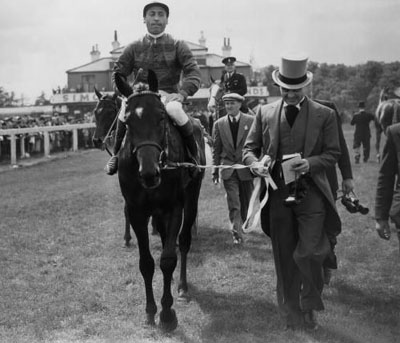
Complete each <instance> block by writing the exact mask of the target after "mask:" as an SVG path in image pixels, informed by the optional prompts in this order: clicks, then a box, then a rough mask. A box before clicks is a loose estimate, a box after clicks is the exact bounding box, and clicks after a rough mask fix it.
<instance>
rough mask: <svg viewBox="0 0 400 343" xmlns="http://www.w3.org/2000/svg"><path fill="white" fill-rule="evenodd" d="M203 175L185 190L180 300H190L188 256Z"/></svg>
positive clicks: (180, 238) (179, 287) (180, 241)
mask: <svg viewBox="0 0 400 343" xmlns="http://www.w3.org/2000/svg"><path fill="white" fill-rule="evenodd" d="M201 180H202V175H199V176H198V179H197V180H192V181H191V182H190V183H189V185H188V186H187V189H186V190H185V208H184V216H183V218H184V219H183V225H182V230H181V232H180V234H179V251H180V255H181V266H180V278H179V284H178V301H182V302H188V301H189V293H188V284H187V256H188V253H189V250H190V246H191V244H192V227H193V224H194V223H196V218H197V205H198V201H199V194H200V188H201Z"/></svg>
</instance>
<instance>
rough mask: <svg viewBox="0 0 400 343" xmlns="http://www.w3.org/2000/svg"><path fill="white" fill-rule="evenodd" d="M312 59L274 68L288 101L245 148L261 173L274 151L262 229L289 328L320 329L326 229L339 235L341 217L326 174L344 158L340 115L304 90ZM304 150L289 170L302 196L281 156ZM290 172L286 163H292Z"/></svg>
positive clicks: (293, 59) (264, 114)
mask: <svg viewBox="0 0 400 343" xmlns="http://www.w3.org/2000/svg"><path fill="white" fill-rule="evenodd" d="M307 61H308V58H307V57H303V56H302V55H300V54H299V55H288V56H284V57H282V60H281V65H280V67H279V69H278V70H275V71H274V72H273V73H272V78H273V80H274V82H275V83H276V84H277V85H278V86H279V87H280V92H281V96H282V99H281V100H278V101H276V102H273V103H271V104H267V105H265V106H263V107H262V108H261V110H260V111H258V112H257V114H256V117H255V119H254V123H253V125H252V127H251V129H250V132H249V134H248V136H247V140H246V142H245V145H244V150H243V161H244V163H245V164H246V165H248V166H250V167H251V170H252V172H253V173H254V174H255V175H260V176H262V175H263V173H264V172H265V166H264V165H261V164H262V162H258V161H259V160H260V159H262V158H263V157H264V155H267V156H269V158H270V165H269V167H270V168H269V169H270V170H271V177H272V178H273V180H274V181H275V183H276V185H277V189H276V190H274V191H271V192H270V194H269V199H268V202H267V204H266V206H264V207H263V209H262V213H261V227H262V229H263V231H264V232H265V233H266V234H267V235H269V236H270V237H271V241H272V249H273V254H274V260H275V270H276V275H277V298H278V306H279V309H280V313H281V314H282V316H283V318H284V320H285V322H286V327H287V328H291V329H296V328H306V329H310V330H315V329H316V328H317V327H318V324H317V322H316V318H315V311H321V310H324V304H323V301H322V291H323V286H324V281H323V273H322V270H323V268H322V265H323V263H324V261H325V259H326V258H327V256H328V255H329V254H330V252H331V247H330V244H329V240H328V237H327V232H329V233H331V234H332V235H337V234H338V233H339V232H340V230H341V222H340V218H339V215H338V213H337V211H336V206H335V201H334V198H333V195H332V191H331V189H330V185H329V181H328V179H327V176H326V171H327V170H328V169H330V168H333V167H334V165H335V164H336V162H337V159H338V158H339V156H340V145H339V136H338V126H337V122H336V115H335V113H334V111H333V110H331V109H329V108H327V107H326V106H322V105H320V104H318V103H316V102H315V101H313V100H311V99H309V98H308V97H307V96H305V95H304V87H306V86H307V85H309V84H310V83H311V81H312V73H311V72H310V71H307ZM293 153H300V154H301V157H299V158H298V159H297V160H295V161H294V162H293V163H292V164H291V165H290V166H289V167H288V170H291V171H292V172H293V173H294V174H295V175H296V177H297V182H298V183H299V182H300V180H301V181H302V186H303V187H304V189H303V193H302V198H300V197H299V198H297V199H296V201H295V202H292V201H291V202H290V203H289V204H287V203H286V201H285V200H288V199H290V198H289V195H290V193H289V192H290V187H288V185H286V182H285V179H284V177H283V171H284V170H283V169H282V165H283V163H282V159H283V157H284V156H285V155H287V156H290V155H291V154H293ZM285 170H286V168H285Z"/></svg>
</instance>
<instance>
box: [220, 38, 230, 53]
mask: <svg viewBox="0 0 400 343" xmlns="http://www.w3.org/2000/svg"><path fill="white" fill-rule="evenodd" d="M231 50H232V47H231V39H230V38H224V45H223V47H222V56H223V57H229V56H230V55H231Z"/></svg>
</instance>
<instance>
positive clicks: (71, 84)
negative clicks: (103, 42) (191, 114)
mask: <svg viewBox="0 0 400 343" xmlns="http://www.w3.org/2000/svg"><path fill="white" fill-rule="evenodd" d="M186 43H187V44H188V46H189V48H190V49H191V51H192V53H193V55H194V57H195V59H196V60H197V63H198V65H199V67H200V71H201V81H202V85H201V87H202V88H201V89H199V91H198V92H197V93H196V94H195V95H194V96H193V97H191V101H193V102H196V103H199V104H201V105H202V106H205V104H206V102H207V98H208V94H209V92H208V87H209V86H210V82H211V81H210V80H211V78H213V79H219V78H220V77H221V74H222V71H223V70H224V65H223V64H222V62H221V61H222V59H223V58H224V57H227V56H230V52H231V45H230V39H229V38H224V42H223V46H222V55H218V54H214V53H209V52H208V48H207V47H206V39H205V38H204V34H203V32H201V36H200V39H199V43H198V44H196V43H192V42H188V41H186ZM111 45H112V50H111V51H110V56H107V57H101V53H100V51H99V49H98V46H97V45H95V46H93V47H92V50H91V52H90V57H91V61H90V62H88V63H86V64H84V65H81V66H78V67H75V68H72V69H69V70H67V71H66V73H67V84H68V86H67V89H65V90H63V91H62V92H57V93H56V94H53V96H52V98H51V103H52V105H53V106H54V110H55V111H57V112H60V113H64V114H69V115H73V116H80V115H83V114H84V113H87V112H89V111H92V110H93V106H94V104H95V103H96V102H97V98H96V95H95V94H94V87H96V88H97V89H98V90H100V91H101V92H113V86H112V83H111V74H112V70H113V66H114V63H115V61H116V60H117V59H118V57H119V56H120V55H121V53H122V51H123V49H124V46H121V44H120V43H119V41H118V36H117V31H114V41H113V42H112V43H111ZM236 69H237V71H238V72H239V73H242V74H243V75H244V76H245V78H246V80H247V82H248V83H249V82H250V79H251V76H252V69H251V65H250V64H248V63H245V62H241V61H237V62H236ZM249 95H250V96H255V97H264V98H266V97H267V96H268V91H267V88H266V87H250V88H249Z"/></svg>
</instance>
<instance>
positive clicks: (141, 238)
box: [129, 208, 157, 325]
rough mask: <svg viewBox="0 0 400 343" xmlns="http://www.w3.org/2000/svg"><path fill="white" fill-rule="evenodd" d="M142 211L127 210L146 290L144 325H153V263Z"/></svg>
mask: <svg viewBox="0 0 400 343" xmlns="http://www.w3.org/2000/svg"><path fill="white" fill-rule="evenodd" d="M141 213H142V211H140V210H139V211H134V210H133V209H131V208H130V209H129V219H130V222H131V223H132V227H133V230H134V231H135V234H136V238H137V243H138V248H139V256H140V257H139V269H140V272H141V274H142V276H143V279H144V285H145V290H146V316H147V317H146V322H145V323H146V325H155V320H154V319H155V315H156V313H157V305H156V302H155V300H154V293H153V276H154V269H155V263H154V259H153V257H152V256H151V252H150V247H149V233H148V230H147V223H148V219H149V218H146V217H145V216H144V215H141Z"/></svg>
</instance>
